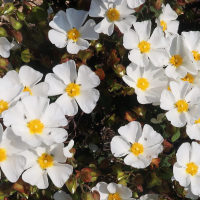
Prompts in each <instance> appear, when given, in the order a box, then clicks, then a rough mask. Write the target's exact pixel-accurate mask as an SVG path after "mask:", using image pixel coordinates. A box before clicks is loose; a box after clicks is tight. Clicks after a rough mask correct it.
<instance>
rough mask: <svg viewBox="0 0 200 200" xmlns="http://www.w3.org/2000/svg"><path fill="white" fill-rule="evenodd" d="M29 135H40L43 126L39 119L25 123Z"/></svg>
mask: <svg viewBox="0 0 200 200" xmlns="http://www.w3.org/2000/svg"><path fill="white" fill-rule="evenodd" d="M27 127H28V128H29V131H30V133H31V134H36V133H38V134H42V131H43V128H44V124H43V123H42V122H41V121H40V120H39V119H33V120H31V121H29V122H28V123H27Z"/></svg>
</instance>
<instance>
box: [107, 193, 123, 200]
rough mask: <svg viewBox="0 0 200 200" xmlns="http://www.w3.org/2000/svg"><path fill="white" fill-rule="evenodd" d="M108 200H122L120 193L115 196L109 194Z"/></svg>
mask: <svg viewBox="0 0 200 200" xmlns="http://www.w3.org/2000/svg"><path fill="white" fill-rule="evenodd" d="M108 200H121V198H120V196H119V194H118V193H115V194H109V195H108Z"/></svg>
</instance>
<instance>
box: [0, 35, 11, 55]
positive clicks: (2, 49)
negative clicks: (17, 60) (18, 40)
mask: <svg viewBox="0 0 200 200" xmlns="http://www.w3.org/2000/svg"><path fill="white" fill-rule="evenodd" d="M10 49H11V44H10V42H9V41H8V40H7V38H5V37H0V56H2V57H4V58H8V57H9V56H10Z"/></svg>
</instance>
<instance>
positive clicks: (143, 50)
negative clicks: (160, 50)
mask: <svg viewBox="0 0 200 200" xmlns="http://www.w3.org/2000/svg"><path fill="white" fill-rule="evenodd" d="M138 48H139V49H140V52H141V53H148V52H149V50H150V49H151V44H150V43H149V42H147V41H144V40H143V41H142V42H140V43H139V44H138Z"/></svg>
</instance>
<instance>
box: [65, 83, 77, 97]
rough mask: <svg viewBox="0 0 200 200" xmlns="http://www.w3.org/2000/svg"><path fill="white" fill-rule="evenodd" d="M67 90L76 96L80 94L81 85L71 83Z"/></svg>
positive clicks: (72, 95)
mask: <svg viewBox="0 0 200 200" xmlns="http://www.w3.org/2000/svg"><path fill="white" fill-rule="evenodd" d="M66 92H67V93H68V95H69V96H70V97H75V96H77V95H79V94H80V85H78V84H75V83H70V84H69V85H68V86H67V88H66Z"/></svg>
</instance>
